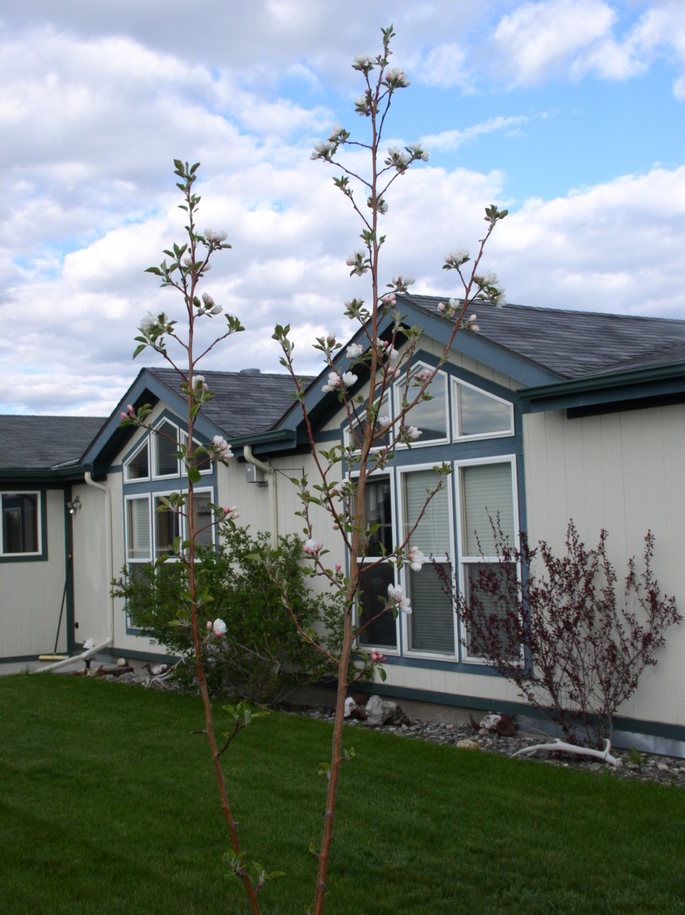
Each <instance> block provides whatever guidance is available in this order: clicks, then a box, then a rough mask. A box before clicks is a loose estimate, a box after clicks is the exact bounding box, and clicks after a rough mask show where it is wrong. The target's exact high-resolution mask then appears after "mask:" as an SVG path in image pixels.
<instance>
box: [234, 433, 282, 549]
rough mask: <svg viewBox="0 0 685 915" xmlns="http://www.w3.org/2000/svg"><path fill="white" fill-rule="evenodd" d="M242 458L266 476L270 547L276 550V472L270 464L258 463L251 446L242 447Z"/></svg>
mask: <svg viewBox="0 0 685 915" xmlns="http://www.w3.org/2000/svg"><path fill="white" fill-rule="evenodd" d="M243 457H244V458H245V460H246V461H247V463H248V464H254V466H255V467H258V468H259V469H260V470H263V471H264V473H265V474H267V476H268V479H269V496H270V502H271V525H270V526H271V546H272V547H273V548H274V549H277V548H278V490H277V488H276V471H275V470H274V468H273V467H272V466H271V464H266V463H265V462H264V461H260V460H259V458H256V457H255V456H254V454H253V453H252V445H243Z"/></svg>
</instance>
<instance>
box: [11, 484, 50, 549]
mask: <svg viewBox="0 0 685 915" xmlns="http://www.w3.org/2000/svg"><path fill="white" fill-rule="evenodd" d="M6 496H35V497H36V546H37V547H38V549H37V550H31V551H30V552H22V553H14V552H12V553H10V552H7V553H6V552H5V544H4V537H5V524H4V508H3V501H4V499H5V497H6ZM42 555H43V499H42V493H41V492H40V490H38V489H12V490H3V491H2V492H0V558H3V559H7V560H12V559H21V558H23V557H25V556H42Z"/></svg>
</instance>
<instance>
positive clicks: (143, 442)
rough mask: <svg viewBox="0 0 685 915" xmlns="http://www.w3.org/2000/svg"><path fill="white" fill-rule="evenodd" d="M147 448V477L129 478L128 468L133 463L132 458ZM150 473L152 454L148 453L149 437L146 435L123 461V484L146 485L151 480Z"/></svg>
mask: <svg viewBox="0 0 685 915" xmlns="http://www.w3.org/2000/svg"><path fill="white" fill-rule="evenodd" d="M146 446H147V476H144V477H131V476H129V467H130V465H131V463H132V462H133V460H134V458H135V457H136V456H137V455H138V454H140V452H141V451H142V450H143V448H145V447H146ZM151 471H152V454H151V453H150V436H149V434H148V433H146V434H145V435H144V436H142V438H141V439H140V441H139V442H138V444H137V445H136V447H135V448H134V449H133V451H132V452H131V453H130V454H129V455H128V457H127V458H126V460H125V461H124V483H147V482H149V480H150V479H151V477H150V473H151Z"/></svg>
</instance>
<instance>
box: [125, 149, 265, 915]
mask: <svg viewBox="0 0 685 915" xmlns="http://www.w3.org/2000/svg"><path fill="white" fill-rule="evenodd" d="M174 167H175V172H174V173H175V175H176V176H177V178H178V179H179V181H178V182H177V187H178V188H179V190H180V191H181V194H182V195H183V203H182V204H180V208H181V209H182V210H184V211H185V213H186V214H187V224H186V227H185V232H186V238H185V240H184V242H183V243H182V244H174V245H173V246H172V247H171V248H170V249H167V250H165V251H164V255H165V258H164V260H163V261H162V263H161V264H160V265H159V266H158V267H149V268H148V270H147V272H148V273H152V274H153V275H154V276H157V277H159V279H160V280H161V285H162V286H163V287H170V288H171V289H174V290H176V291H177V292H179V293H180V294H181V296H182V299H183V303H184V305H185V321H184V323H183V330H181V325H180V324H179V322H178V321H176V320H173V319H172V318H170V317H169V316H168V315H167V314H166V313H165V312H161V313H159V314H157V315H153V314H151V313H148V314H147V315H146V316H145V318H144V319H143V321H142V322H141V324H140V326H139V331H140V333H139V336H137V337H136V341H137V342H138V346H137V347H136V349H135V351H134V354H133V356H134V358H135V357H136V356H138V355H139V354H140V353H142V352H143V351H144V350H146V349H151V350H153V351H154V352H156V353H159V354H160V355H161V356H162V357H163V358H164V359H165V360H166V361H167V362H168V363H169V365H171V366H172V368H173V369H174V370H175V371H176V373H177V376H178V380H179V384H180V387H181V390H182V391H183V393H184V395H185V399H186V418H185V421H186V436H185V440H181V441H176V440H174V439H172V441H173V444H174V446H175V447H176V449H177V455H178V457H179V458H180V459H181V461H182V462H183V465H184V467H185V477H186V490H185V492H178V493H171V495H169V496H166V497H163V498H161V499H160V502H161V510H163V511H169V512H173V513H175V514H176V515H177V516H178V518H179V525H178V529H179V530H183V531H184V532H185V533H184V536H178V537H176V538H175V540H174V543H173V545H172V552H173V555H174V558H175V559H177V560H178V561H179V562H181V563H183V564H184V565H185V566H186V569H187V582H188V587H187V591H184V592H183V593H182V594H180V595H179V602H180V603H181V607H180V609H179V610H178V613H177V618H176V619H175V620H174V622H175V623H176V624H177V625H179V626H187V627H189V628H190V630H191V633H192V640H193V646H194V650H195V669H196V675H197V681H198V686H199V690H200V695H201V697H202V704H203V709H204V717H205V728H204V733H205V735H206V737H207V741H208V744H209V749H210V752H211V756H212V762H213V765H214V771H215V775H216V781H217V787H218V791H219V798H220V804H221V809H222V811H223V814H224V818H225V820H226V824H227V827H228V830H229V833H230V837H231V847H232V852H231V853H230V860H231V863H232V867H233V870H234V872H235V873H236V874H237V876H238V877H239V878H240V879H241V880H242V882H243V885H244V887H245V891H246V893H247V896H248V899H249V901H250V906H251V908H252V911H253V912H258V911H259V906H258V903H257V893H258V891H259V889H260V887H261V886H262V884H263V883H264V881H265V879H266V878H267V876H268V875H267V874H266V873H265V872H264V871H263V870H262V868H261V867H259V866H257V867H256V868H255V867H251V866H250V865H248V864H246V863H245V861H244V856H243V852H242V849H241V845H240V840H239V837H238V829H237V824H236V821H235V818H234V816H233V813H232V810H231V806H230V803H229V797H228V789H227V785H226V778H225V775H224V771H223V768H222V765H221V757H222V755H223V753H224V752H225V751H226V750H227V748H228V746H229V745H230V743H231V741H232V739H233V738H234V737H235V735H236V734H237V733H238V732H239V731H240V730H242V728H244V727H245V726H246V725H247V724H248V723H249V721H250V718H251V717H254V715H253V713H252V712H251V710H250V709H249V708H248V707H247V706H246V705H245V704H244V703H239V704H238V705H237V706H226V707H225V708H226V709H227V710H228V711H229V712H230V713H231V714H232V715H233V717H234V727H233V731H232V732H231V733H230V734H229V735H228V736H227V738H226V739H225V740H224V741H223V743H222V744H221V745H220V744H219V741H218V740H217V734H216V730H215V724H214V714H213V710H212V704H211V701H210V697H209V690H208V687H207V679H206V676H205V669H204V656H205V655H206V654H207V653H208V652H211V646H212V643H213V642H214V641H216V640H221V639H223V637H224V636H225V634H226V623H225V622H224V621H223V620H222V619H215V620H213V621H212V620H208V621H207V622H206V623H204V624H203V622H202V620H203V619H204V618H205V616H207V615H208V613H209V610H210V609H211V608H209V607H206V606H205V604H206V600H207V595H206V594H205V593H204V592H203V588H202V570H201V568H199V566H198V564H197V563H196V561H195V557H196V549H197V545H198V542H199V541H198V536H199V535H200V534H201V533H202V532H203V530H205V528H206V526H207V525H205V524H202V523H201V522H200V520H199V517H198V514H197V513H196V506H195V484H197V483H199V482H200V479H201V476H200V469H201V468H202V467H203V466H206V465H207V462H208V461H216V462H217V463H220V464H228V462H229V461H230V459H231V458H232V457H233V455H232V452H231V448H230V446H229V444H228V442H227V441H226V440H225V439H224V438H223V437H222V436H220V435H217V436H215V437H214V439H213V441H212V443H211V444H209V445H202V444H197V442H196V440H195V435H194V432H195V424H196V420H197V416H198V414H199V412H200V410H201V409H202V407H203V406H204V405H205V404H206V403H207V402H208V401H209V400H210V399H211V398H212V396H213V394H212V392H211V391H210V390H209V388H208V385H207V383H206V381H205V378H204V376H203V375H201V374H200V373H199V372H198V371H197V366H198V364H199V363H200V361H201V360H202V359H204V357H205V356H206V355H207V354H208V353H209V352H210V351H211V350H213V349H214V347H215V346H217V345H218V344H219V343H221V342H222V341H224V340H226V339H227V338H228V337H230V336H232V335H233V334H235V333H238V332H239V331H242V330H244V328H243V326H242V324H241V323H240V321H239V320H238V318H236V317H235V316H233V315H230V314H226V315H224V317H225V320H226V323H225V325H224V327H223V329H222V330H221V331H220V332H219V333H218V334H217V335H216V336H215V337H214V339H213V340H212V342H211V343H209V344H208V345H206V346H204V347H202V346H201V347H198V346H197V343H196V339H197V337H196V331H197V324H198V322H200V321H203V320H211V319H218V318H219V317H220V316H221V314H222V312H223V307H222V306H221V305H219V304H217V303H215V301H214V299H213V298H212V296H211V295H210V294H209V293H208V292H203V293H202V295H201V296H200V294H199V289H198V287H199V285H200V284H201V283H202V282H203V281H204V280H205V277H206V274H207V271H208V270H209V268H210V261H211V258H212V256H213V255H214V254H215V253H217V252H219V251H223V250H226V249H228V248H230V247H231V246H230V245H229V244H227V242H226V233H225V232H220V231H216V230H213V229H205V230H204V232H200V231H199V230H198V228H197V224H196V219H197V213H198V207H199V204H200V197H199V196H198V195H197V194H196V193H194V190H193V185H194V183H195V181H196V179H197V170H198V168H199V163H196V164H194V165H189V164H188V163H187V162H185V163H184V162H182V161H181V160H180V159H175V160H174ZM198 350H199V351H198ZM150 412H151V407H150V406H149V405H147V404H144V405H142V406H140V407H138V408H137V409H135V408H134V406H133V404H128V405H127V407H126V410H125V411H122V413H121V421H122V424H123V425H132V426H138V427H143V428H146V429H150V430H151V431H152V432H153V433H154V434H157V435H164V434H165V433H164V432H163V431H161V430H159V429H157V428H155V427H154V426H152V425H151V424H150V423H149V416H150ZM210 509H211V511H212V520H211V521H210V522H209V524H210V525H214V524H216V523H217V522H218V521H219V520H229V521H231V520H233V519H235V518H237V517H238V512H237V510H236V508H234V507H232V506H231V507H226V508H222V507H221V506H219V505H210ZM167 558H168V554H165V555H163V556H161V557H160V558H159V559H158V560H157V562H156V565H159V564H161V563H163V562H164V561H165V560H166V559H167Z"/></svg>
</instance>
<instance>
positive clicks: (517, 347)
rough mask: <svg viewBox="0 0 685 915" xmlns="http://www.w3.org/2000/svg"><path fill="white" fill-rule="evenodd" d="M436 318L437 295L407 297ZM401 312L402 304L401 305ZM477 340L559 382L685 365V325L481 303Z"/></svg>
mask: <svg viewBox="0 0 685 915" xmlns="http://www.w3.org/2000/svg"><path fill="white" fill-rule="evenodd" d="M402 298H403V299H406V300H407V301H408V302H411V304H413V305H415V306H418V308H419V309H423V310H425V311H428V312H431V313H434V314H436V313H437V310H436V309H437V305H438V303H439V302H441V301H444V300H445V299H444V297H443V298H439V297H437V296H421V295H408V296H403V297H402ZM399 307H400V310H401V302H400V303H399ZM471 310H472V311H474V312H475V313H476V314H477V315H478V325H479V327H480V330H479V336H480V337H483V338H486V339H488V340H491V341H492V342H493V343H495V344H496V345H497V346H501V347H503V348H505V349H508V350H511V351H513V352H514V353H518V354H519V355H521V356H524V357H525V358H526V359H529V360H530V361H531V362H534V363H536V364H538V365H540V366H543V367H544V368H546V369H549V370H550V371H551V372H553V373H555V374H556V375H558V376H559V378H564V379H566V378H569V379H570V378H582V377H583V376H585V375H595V374H600V373H602V372H610V371H620V370H625V369H630V368H635V369H637V368H645V367H647V366H652V365H655V366H656V365H667V364H669V363H674V362H681V361H685V321H678V320H674V319H669V318H644V317H636V316H634V315H613V314H602V313H600V312H591V311H590V312H589V311H561V310H559V309H556V308H533V307H530V306H525V305H506V306H505V307H504V308H496V307H495V306H494V305H488V304H485V303H481V302H478V303H477V304H475V305H474V306H473V308H472V309H471Z"/></svg>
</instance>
